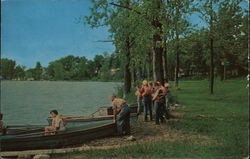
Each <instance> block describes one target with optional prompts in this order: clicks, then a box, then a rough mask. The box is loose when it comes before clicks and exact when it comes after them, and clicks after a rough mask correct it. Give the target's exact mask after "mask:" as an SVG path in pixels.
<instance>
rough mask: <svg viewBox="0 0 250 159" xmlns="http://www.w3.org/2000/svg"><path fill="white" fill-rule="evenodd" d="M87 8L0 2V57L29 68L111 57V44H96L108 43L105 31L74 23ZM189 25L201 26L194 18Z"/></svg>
mask: <svg viewBox="0 0 250 159" xmlns="http://www.w3.org/2000/svg"><path fill="white" fill-rule="evenodd" d="M91 6H92V4H91V2H90V0H1V57H2V58H10V59H13V60H15V61H16V63H17V64H19V65H24V66H26V67H28V68H32V67H35V64H36V62H37V61H40V62H41V64H42V66H45V67H46V66H48V63H49V62H50V61H53V60H56V59H59V58H61V57H65V56H67V55H75V56H85V57H87V58H88V59H93V58H94V56H95V55H96V54H102V53H103V52H108V53H112V52H113V51H114V50H115V47H114V46H113V44H112V43H108V42H105V43H104V42H97V41H98V40H107V39H110V38H109V35H110V33H109V32H108V27H101V28H96V29H93V28H91V27H90V26H89V25H87V24H83V22H82V23H77V19H78V18H79V17H82V16H88V15H90V10H89V7H91ZM190 22H191V23H193V24H197V25H198V26H199V27H202V26H204V25H205V24H204V23H203V22H202V20H201V19H199V18H198V15H197V14H193V15H192V16H191V17H190Z"/></svg>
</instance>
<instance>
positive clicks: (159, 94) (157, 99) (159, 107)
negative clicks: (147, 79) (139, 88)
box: [153, 82, 164, 125]
mask: <svg viewBox="0 0 250 159" xmlns="http://www.w3.org/2000/svg"><path fill="white" fill-rule="evenodd" d="M155 89H156V91H155V93H154V94H153V101H154V105H155V106H154V107H155V124H157V125H159V124H160V120H161V122H164V118H163V112H164V110H163V109H164V106H163V105H164V93H163V90H162V89H161V86H160V84H159V82H156V83H155Z"/></svg>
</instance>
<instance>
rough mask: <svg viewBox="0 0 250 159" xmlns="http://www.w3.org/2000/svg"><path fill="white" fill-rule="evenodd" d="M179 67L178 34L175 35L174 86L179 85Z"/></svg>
mask: <svg viewBox="0 0 250 159" xmlns="http://www.w3.org/2000/svg"><path fill="white" fill-rule="evenodd" d="M179 67H180V46H179V35H178V34H177V35H176V66H175V87H176V88H178V87H179V69H180V68H179Z"/></svg>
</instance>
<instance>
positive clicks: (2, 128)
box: [0, 113, 6, 135]
mask: <svg viewBox="0 0 250 159" xmlns="http://www.w3.org/2000/svg"><path fill="white" fill-rule="evenodd" d="M2 120H3V114H2V113H0V135H5V134H6V128H5V124H4V122H3V121H2Z"/></svg>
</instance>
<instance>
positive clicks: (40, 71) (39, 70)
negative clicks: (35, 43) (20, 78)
mask: <svg viewBox="0 0 250 159" xmlns="http://www.w3.org/2000/svg"><path fill="white" fill-rule="evenodd" d="M33 74H34V79H35V80H41V78H42V74H43V68H42V65H41V63H40V62H37V63H36V67H35V68H34V72H33Z"/></svg>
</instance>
